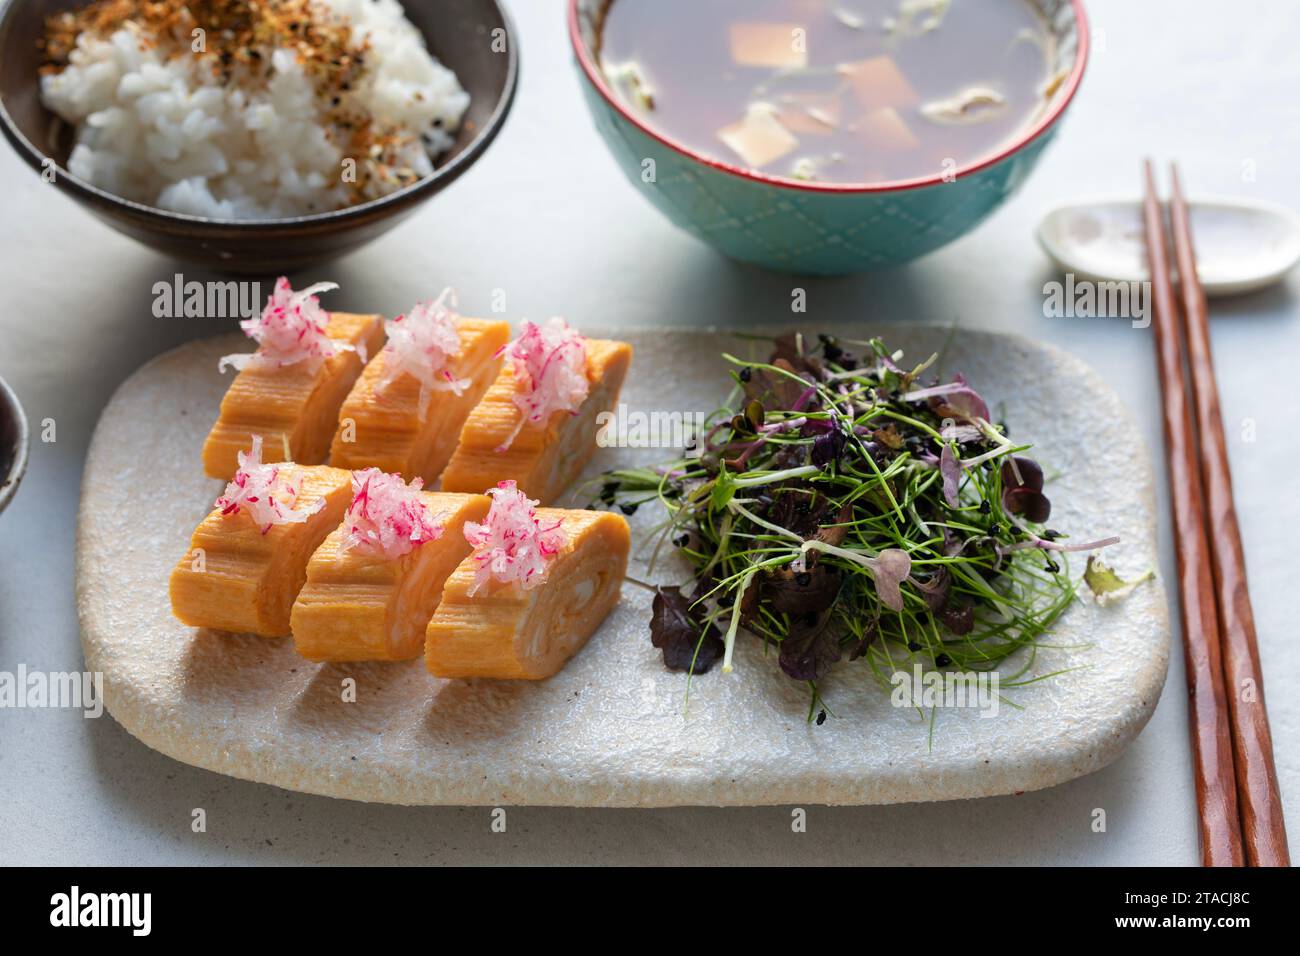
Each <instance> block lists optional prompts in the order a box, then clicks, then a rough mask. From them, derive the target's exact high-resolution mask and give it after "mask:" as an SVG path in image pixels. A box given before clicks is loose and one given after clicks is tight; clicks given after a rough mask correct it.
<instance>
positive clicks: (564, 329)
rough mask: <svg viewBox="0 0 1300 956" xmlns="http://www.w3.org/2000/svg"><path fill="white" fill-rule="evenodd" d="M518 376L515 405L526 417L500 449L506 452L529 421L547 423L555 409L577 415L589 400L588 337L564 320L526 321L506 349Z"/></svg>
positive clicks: (535, 423) (516, 376) (516, 377)
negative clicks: (580, 407) (583, 404)
mask: <svg viewBox="0 0 1300 956" xmlns="http://www.w3.org/2000/svg"><path fill="white" fill-rule="evenodd" d="M502 351H503V352H504V353H505V355H506V357H507V358H508V359H509V360H510V366H511V369H512V370H513V372H514V377H515V395H514V401H515V405H516V406H518V408H519V410H520V411H521V412H523V418H521V419H520V421H519V424H518V425H516V426H515V430H514V431H513V432H512V433H511V434H510V437H509V438H507V439H506V440H505V441H504V442H502V443H501V445H500V447H498V448H497V451H505V450H506V449H507V448H509V447H510V445H511V443H512V442H514V440H515V436H516V435H518V434H519V432H520V431H521V430H522V429H523V427H524V424H525V423H526V422H531V423H532V424H534V425H537V424H543V423H545V422H546V421H547V420H548V419H550V417H551V415H552V414H553V413H554V412H558V411H566V412H569V413H571V414H576V413H577V411H578V408H579V406H581V405H582V403H583V402H584V401H586V399H587V393H588V392H589V391H590V390H591V383H590V382H588V381H587V340H586V339H584V338H583V337H582V336H581V335H579V334H578V333H577V332H576V331H575V330H573V329H571V328H569V325H568V323H567V322H565V321H564V320H563V319H550V320H549V321H548V322H547V323H546V324H545V325H540V326H539V325H535V324H534V323H532V322H525V323H524V328H523V331H522V332H520V333H519V338H517V339H515V340H514V341H513V342H511V343H510V344H509V345H507V346H506V347H505V348H504V349H503V350H502Z"/></svg>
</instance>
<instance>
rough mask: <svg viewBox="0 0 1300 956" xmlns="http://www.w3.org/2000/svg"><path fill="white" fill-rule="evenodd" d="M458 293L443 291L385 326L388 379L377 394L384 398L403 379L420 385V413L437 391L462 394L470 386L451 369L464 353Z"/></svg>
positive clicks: (381, 384)
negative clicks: (457, 323)
mask: <svg viewBox="0 0 1300 956" xmlns="http://www.w3.org/2000/svg"><path fill="white" fill-rule="evenodd" d="M455 309H456V293H455V291H454V290H452V289H443V290H442V294H441V295H439V296H438V298H437V299H434V300H433V301H432V302H420V303H418V304H417V305H415V306H414V307H413V308H412V309H411V311H410V312H408V313H407V314H406V315H399V316H398V317H397V318H395V319H393V321H391V322H388V323H386V324H385V328H386V329H387V331H388V344H387V345H385V346H384V356H385V366H384V377H383V378H382V379H380V380H379V382H378V384H377V385H376V386H375V390H376V391H377V392H379V393H380V394H381V395H382V394H383V392H384V391H385V390H387V389H388V388H389V387H391V386H392V384H393V383H394V382H396V381H397V380H398V379H399V378H401V377H402V376H403V375H410V376H411V377H412V378H414V379H415V380H416V381H417V382H419V383H420V411H421V413H423V411H424V409H425V408H426V407H427V406H428V404H429V399H430V398H432V397H433V393H434V392H436V391H451V392H454V393H455V394H456V395H460V394H462V393H463V392H464V391H465V389H466V388H467V387H468V386H469V384H470V380H469V379H467V378H462V379H458V378H456V377H455V376H453V375H452V373H451V369H450V368H449V367H448V365H449V363H450V361H451V360H452V359H453V358H455V356H456V355H457V354H459V353H460V333H458V332H457V331H456V319H457V318H459V316H458V315H457V314H456V311H455Z"/></svg>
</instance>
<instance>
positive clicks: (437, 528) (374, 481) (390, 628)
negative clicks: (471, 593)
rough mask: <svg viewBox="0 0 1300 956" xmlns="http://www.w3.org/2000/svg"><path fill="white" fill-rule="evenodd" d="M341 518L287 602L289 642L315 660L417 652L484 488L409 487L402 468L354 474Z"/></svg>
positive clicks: (479, 511)
mask: <svg viewBox="0 0 1300 956" xmlns="http://www.w3.org/2000/svg"><path fill="white" fill-rule="evenodd" d="M352 488H353V498H352V503H351V504H350V505H349V506H348V509H347V513H346V514H345V515H344V518H343V524H342V525H341V526H340V527H338V528H336V529H335V530H334V531H332V532H330V535H329V537H327V538H326V539H325V541H324V543H323V544H321V546H320V547H319V548H317V549H316V553H315V554H313V555H312V558H311V561H310V563H308V565H307V583H306V585H304V586H303V589H302V590H301V591H300V592H299V593H298V599H297V600H296V601H295V602H294V605H293V613H292V616H291V623H292V625H293V640H294V646H295V647H296V648H297V649H298V653H300V654H301V655H302V656H303V657H306V658H307V659H308V660H313V661H402V660H410V659H411V658H413V657H419V656H420V653H421V652H422V651H423V650H424V632H425V628H427V627H428V624H429V618H430V617H432V616H433V611H434V608H436V607H437V606H438V600H439V598H440V597H441V596H442V586H443V582H444V581H446V580H447V576H448V575H450V574H451V573H452V571H454V570H455V569H456V567H457V566H458V565H459V564H460V562H461V561H462V560H463V559H464V558H465V557H466V555H468V554H469V550H470V546H469V542H468V541H466V540H465V535H464V527H465V522H466V521H481V520H482V519H483V518H484V516H486V515H487V510H488V504H489V501H488V498H487V496H486V495H456V494H442V493H439V492H427V491H421V490H420V489H419V479H416V481H415V482H413V483H412V486H410V487H408V486H407V485H406V484H405V483H404V482H403V481H402V479H401V476H400V475H395V474H385V473H383V472H381V471H379V470H378V469H375V468H371V469H367V470H365V471H359V472H354V473H353V476H352Z"/></svg>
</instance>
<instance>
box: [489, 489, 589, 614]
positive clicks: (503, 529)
mask: <svg viewBox="0 0 1300 956" xmlns="http://www.w3.org/2000/svg"><path fill="white" fill-rule="evenodd" d="M488 494H489V495H491V496H492V507H491V508H489V509H488V513H487V517H486V518H484V519H483V523H482V524H479V523H478V522H477V521H467V522H465V540H466V541H468V542H469V543H470V545H471V546H472V547H473V548H474V554H473V555H472V557H473V559H474V561H475V563H476V564H477V565H478V570H477V572H476V573H475V575H474V584H473V585H472V586H471V587H470V589H469V593H470V595H471V596H473V595H474V594H476V593H477V592H478V590H479V589H480V588H481V587H483V585H485V584H487V583H488V582H489V581H492V580H495V581H497V582H499V583H501V584H510V583H514V584H518V585H519V586H520V587H521V588H522V589H523V590H525V591H527V590H528V589H530V588H534V587H536V586H537V585H539V584H541V583H542V581H543V580H544V579H545V577H546V565H547V563H548V562H549V561H551V560H552V559H553V558H554V557H555V556H556V555H557V554H559V552H560V549H561V548H562V547H564V541H565V536H564V531H563V529H562V527H561V525H562V522H560V521H559V520H558V519H557V520H556V521H555V522H554V523H552V524H549V525H547V526H545V527H543V525H542V522H541V519H539V518H538V517H537V512H536V511H535V510H533V509H534V508H535V507H536V505H537V502H536V501H533V500H531V499H530V498H529V497H528V496H527V495H525V494H524V493H523V492H522V491H520V490H518V489H517V488H516V487H515V483H514V482H513V481H503V482H501V483H500V484H498V485H497V486H496V487H495V488H492V489H490V490H489V491H488Z"/></svg>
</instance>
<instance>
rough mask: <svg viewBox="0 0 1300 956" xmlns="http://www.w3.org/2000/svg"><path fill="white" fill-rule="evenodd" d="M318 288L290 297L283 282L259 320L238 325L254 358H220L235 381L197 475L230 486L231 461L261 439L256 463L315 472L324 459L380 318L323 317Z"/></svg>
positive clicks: (379, 331) (374, 343) (377, 339)
mask: <svg viewBox="0 0 1300 956" xmlns="http://www.w3.org/2000/svg"><path fill="white" fill-rule="evenodd" d="M332 288H334V286H333V284H331V283H320V284H317V285H314V286H310V287H309V288H306V289H303V290H302V291H300V292H294V291H293V289H291V288H290V287H289V283H288V282H287V281H286V280H285V279H284V278H283V277H282V278H280V279H279V280H278V281H277V282H276V284H275V292H274V293H273V294H272V295H271V297H270V299H269V301H268V302H267V305H266V308H265V309H264V310H263V311H262V314H261V316H259V317H258V318H254V319H249V320H247V321H245V322H242V323H240V324H241V325H242V326H243V328H244V331H245V332H246V333H247V334H248V336H249V337H250V338H252V339H254V340H256V341H257V343H258V348H257V351H255V352H250V353H244V354H238V355H227V356H225V357H224V358H222V360H221V367H222V368H223V369H224V368H225V366H226V365H232V366H234V367H235V368H237V369H239V374H237V375H236V376H235V380H234V381H233V382H231V384H230V388H229V389H228V390H227V392H226V395H225V398H223V399H222V400H221V413H220V415H219V417H218V418H217V422H216V424H215V425H213V426H212V431H211V432H210V433H209V434H208V438H207V441H206V442H204V444H203V470H204V471H205V472H206V473H207V474H208V475H209V476H211V477H213V478H225V479H227V480H229V479H230V477H231V475H233V474H234V473H235V469H236V467H238V459H237V455H238V454H239V452H241V451H243V450H244V449H246V448H248V446H249V443H250V442H251V441H252V436H253V435H261V436H262V440H263V442H264V444H263V447H262V455H263V460H264V461H266V462H277V461H292V462H295V463H297V464H300V465H317V464H320V463H322V462H324V461H325V457H326V455H328V454H329V448H330V439H331V438H332V437H333V435H334V429H335V427H336V426H337V424H338V415H339V407H340V406H341V405H342V404H343V400H344V399H345V398H346V397H347V394H348V391H349V390H350V389H351V388H352V385H353V383H354V382H355V381H356V380H357V376H359V375H360V374H361V369H362V367H363V366H364V365H365V364H366V361H367V360H368V359H369V357H370V356H372V355H374V354H375V352H377V351H378V350H379V348H380V347H381V346H382V345H383V342H384V323H383V316H379V315H355V314H353V313H350V312H326V311H325V310H324V309H322V308H321V306H320V302H319V301H318V300H317V298H316V295H315V293H316V292H319V291H324V290H325V289H332Z"/></svg>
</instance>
